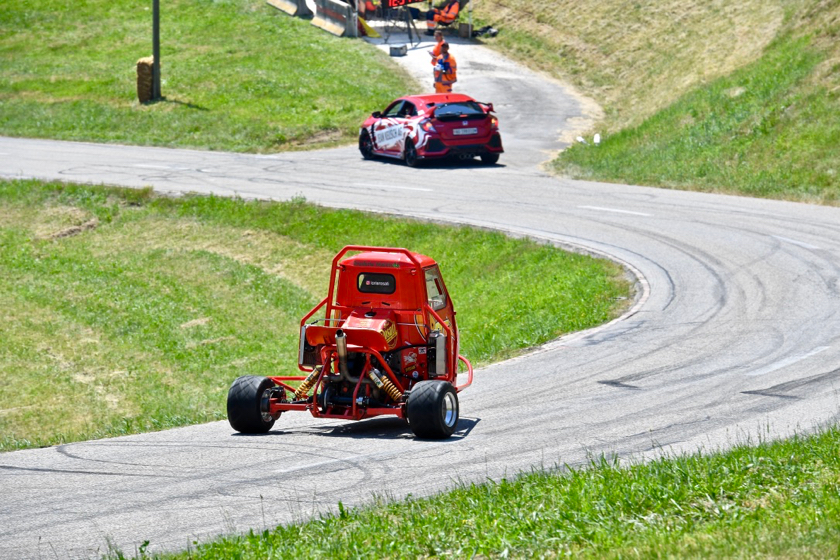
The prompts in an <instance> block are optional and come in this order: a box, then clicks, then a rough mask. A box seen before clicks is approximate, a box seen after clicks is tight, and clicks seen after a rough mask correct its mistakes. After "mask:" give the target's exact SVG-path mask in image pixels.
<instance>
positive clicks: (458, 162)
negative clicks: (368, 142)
mask: <svg viewBox="0 0 840 560" xmlns="http://www.w3.org/2000/svg"><path fill="white" fill-rule="evenodd" d="M369 163H380V164H382V165H398V166H401V167H408V166H407V165H406V164H405V162H403V161H401V160H398V159H392V158H387V157H382V158H375V159H372V160H370V161H369ZM494 167H505V165H504V164H503V163H484V162H483V161H481V160H480V159H478V158H475V159H458V158H444V159H427V160H423V161H422V162H420V163H419V164H418V165H417V167H415V169H417V170H418V171H422V170H424V169H493V168H494Z"/></svg>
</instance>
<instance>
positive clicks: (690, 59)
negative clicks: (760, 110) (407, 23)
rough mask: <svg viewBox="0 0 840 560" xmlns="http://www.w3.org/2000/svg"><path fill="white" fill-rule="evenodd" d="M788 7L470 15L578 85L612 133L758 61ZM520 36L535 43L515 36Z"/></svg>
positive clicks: (558, 9)
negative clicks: (602, 111) (601, 111)
mask: <svg viewBox="0 0 840 560" xmlns="http://www.w3.org/2000/svg"><path fill="white" fill-rule="evenodd" d="M800 3H801V2H797V3H796V4H800ZM790 5H791V3H790V2H781V1H779V0H775V1H762V2H757V1H755V2H736V3H732V2H728V1H726V0H711V1H708V0H707V1H701V2H683V1H680V0H655V1H653V2H625V1H619V0H580V1H577V0H576V1H571V0H560V1H558V2H548V3H542V4H540V3H537V4H534V3H532V2H528V1H526V0H484V1H482V2H480V3H476V6H475V14H476V15H477V16H478V17H479V18H481V19H482V20H486V21H490V22H493V24H494V26H495V27H497V28H499V29H500V30H501V33H500V34H499V36H498V38H497V39H495V40H490V41H488V44H489V45H491V46H493V45H497V46H498V47H500V48H503V49H505V50H506V51H510V52H512V53H513V55H514V56H516V57H517V58H519V59H520V60H522V61H524V62H526V63H528V64H530V65H531V66H535V67H537V68H539V69H541V70H544V71H547V72H549V73H550V74H552V75H554V76H557V77H559V78H562V79H565V80H570V81H571V82H573V83H574V84H575V85H577V86H578V87H580V88H582V90H583V91H584V92H585V93H586V94H588V95H591V96H592V97H594V98H595V99H596V100H597V101H598V102H599V103H601V104H602V105H603V106H604V107H605V108H606V112H607V117H608V122H607V125H608V127H609V128H610V129H611V130H616V129H619V128H624V127H626V126H630V125H634V124H638V123H640V122H641V121H642V120H644V119H645V118H646V117H648V116H650V115H652V114H653V113H655V112H656V111H658V110H660V109H661V108H663V107H665V106H667V105H670V104H671V103H673V102H674V101H675V100H677V99H678V98H679V97H680V96H681V95H683V94H684V93H686V92H687V91H690V90H691V89H692V88H694V87H696V86H698V85H700V84H703V83H706V82H708V81H710V80H712V79H714V78H717V77H719V76H723V75H726V74H728V73H730V72H731V71H733V70H734V69H736V68H739V67H741V66H743V65H744V64H746V63H748V62H750V61H752V60H755V59H756V58H757V57H759V56H760V55H761V53H762V51H763V50H764V48H765V47H766V46H767V45H768V44H769V43H770V41H772V40H773V39H774V38H775V37H776V34H777V32H778V30H779V29H780V28H781V26H782V23H783V21H784V15H785V9H786V8H787V7H789V6H790ZM517 34H524V35H527V36H529V37H530V38H532V40H529V41H520V40H519V37H517Z"/></svg>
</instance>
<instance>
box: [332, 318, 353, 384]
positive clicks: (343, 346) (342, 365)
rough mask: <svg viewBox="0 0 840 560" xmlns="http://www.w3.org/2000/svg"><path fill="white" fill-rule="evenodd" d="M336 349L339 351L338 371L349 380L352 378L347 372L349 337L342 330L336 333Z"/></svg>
mask: <svg viewBox="0 0 840 560" xmlns="http://www.w3.org/2000/svg"><path fill="white" fill-rule="evenodd" d="M335 349H336V350H337V351H338V371H340V372H341V375H343V376H344V377H345V378H347V377H349V376H350V374H349V373H348V371H347V335H345V334H344V331H343V330H341V329H338V330H337V331H335Z"/></svg>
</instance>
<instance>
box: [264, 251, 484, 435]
mask: <svg viewBox="0 0 840 560" xmlns="http://www.w3.org/2000/svg"><path fill="white" fill-rule="evenodd" d="M349 252H361V253H362V255H356V256H355V257H350V258H348V261H350V260H351V259H352V258H357V261H356V263H349V264H348V261H345V262H344V263H342V259H343V258H344V257H345V255H347V253H349ZM377 255H381V256H382V257H383V260H382V261H381V262H380V261H378V260H375V259H377V258H378V257H377ZM395 255H396V256H398V257H399V258H398V259H395ZM362 256H365V258H366V259H367V260H365V261H360V260H359V259H358V257H362ZM386 258H389V259H391V260H390V261H388V260H385V259H386ZM357 263H361V264H357ZM365 263H367V264H368V265H375V266H377V267H380V268H379V269H376V270H377V271H378V270H382V269H384V267H385V266H387V267H390V269H389V271H391V272H394V274H402V275H403V276H405V278H406V279H408V281H406V282H404V283H403V284H404V287H405V288H407V290H406V291H405V292H404V293H403V295H402V296H398V298H397V299H398V300H399V303H400V304H403V303H407V304H410V303H412V302H414V303H421V305H420V306H419V307H414V308H413V309H409V308H407V306H406V305H400V307H402V308H397V307H395V306H393V305H391V304H387V303H385V304H383V305H387V306H388V307H387V308H385V307H380V308H379V310H380V311H382V310H383V309H384V311H387V312H388V313H392V314H393V313H394V312H395V311H396V312H397V313H398V315H399V317H400V319H399V320H398V321H397V325H396V328H397V330H398V331H402V332H403V333H405V332H409V331H410V329H411V328H415V329H416V331H417V332H420V333H421V334H422V332H421V328H420V327H426V328H427V329H428V330H430V331H432V328H431V326H432V325H433V326H434V327H435V330H436V331H439V332H441V333H442V334H443V335H444V336H445V339H444V340H445V345H446V359H445V363H446V368H445V371H443V372H438V371H436V372H435V373H434V374H432V373H430V371H429V370H430V369H431V367H430V368H428V370H427V371H415V372H414V375H413V376H409V375H405V374H404V373H398V372H395V371H394V369H393V368H392V367H391V364H390V363H389V360H387V359H386V358H385V357H384V356H383V353H387V352H386V351H389V350H390V351H391V352H394V351H395V350H394V347H393V346H390V347H389V344H388V343H387V342H386V340H385V337H384V335H383V334H382V333H381V332H378V331H376V330H372V329H362V328H353V327H348V326H347V325H348V324H349V321H348V320H349V319H351V317H357V316H359V314H360V312H361V311H364V310H368V311H367V315H365V316H366V317H370V316H373V315H375V314H376V311H375V309H376V308H375V307H372V306H371V307H369V308H368V307H365V308H363V309H361V310H360V307H359V305H358V303H360V302H358V301H349V302H348V303H346V304H345V303H343V302H342V303H339V300H345V301H346V300H350V299H351V298H350V297H348V296H347V295H346V294H347V293H349V292H346V290H349V289H350V288H347V285H349V284H350V283H349V281H344V282H340V280H342V279H341V278H340V276H341V274H342V273H347V274H349V275H352V273H353V272H358V271H359V270H365V266H364V264H365ZM381 263H387V265H386V264H381ZM395 263H396V264H395ZM436 267H437V265H436V263H435V262H434V261H433V260H432V259H430V258H429V257H425V256H423V255H419V254H417V253H413V252H411V251H409V250H407V249H402V248H384V247H369V246H362V245H349V246H347V247H344V249H342V250H341V251H340V252H339V253H338V254H337V255H336V256H335V258H333V261H332V269H331V271H330V284H329V293H328V295H327V297H325V298H324V299H323V300H322V301H321V302H320V303H319V304H318V305H316V306H315V307H314V308H313V309H312V310H311V311H309V313H307V314H306V315H305V316H304V317H303V318H302V319H301V321H300V332H301V335H300V336H301V340H300V356H299V363H298V368H299V369H300V370H301V371H303V372H305V373H306V374H307V375H294V376H273V377H268V378H267V379H270V380H271V382H273V383H274V385H276V388H271V389H268V390H267V391H266V392H265V393H264V395H263V396H262V397H261V399H262V401H261V405H260V409H261V411H262V414H263V418H265V419H266V420H268V417H269V416H270V418H271V419H272V423H273V420H274V419H276V418H277V417H279V416H280V414H281V413H282V412H286V411H291V410H299V411H306V410H308V411H309V412H310V413H311V414H312V416H314V417H317V418H336V419H343V420H362V419H364V418H373V417H376V416H383V415H392V416H397V417H399V418H402V419H406V408H407V401H408V398H407V397H408V396H409V395H410V392H411V389H412V388H413V387H414V386H415V385H416V384H417V383H419V382H421V381H428V380H438V381H446V382H448V383H449V384H451V385H452V387H453V388H454V389H455V392H456V393H457V392H460V391H462V390H463V389H466V388H467V387H469V386H470V385H471V384H472V381H473V368H472V365H471V364H470V362H469V360H467V359H466V358H464V357H463V356H461V355H460V354H458V333H457V326H456V325H455V322H454V315H455V313H454V310H452V309H451V301H450V300H449V298H448V294H446V298H445V299H446V301H447V304H448V308H443V309H439V310H440V311H442V312H443V313H447V312H450V313H451V316H450V317H449V318H444V317H442V316H441V314H439V313H438V312H437V310H435V309H433V308H432V306H430V305H429V303H430V302H429V299H428V297H427V294H426V285H425V283H424V281H423V274H424V271H426V270H429V269H430V268H435V269H436ZM397 270H399V272H395V271H397ZM343 280H347V279H343ZM441 282H442V279H441ZM354 284H355V282H354ZM443 289H444V290H445V287H444V288H443ZM412 291H413V292H414V293H413V294H412V293H411V292H412ZM444 293H445V292H444ZM363 303H368V302H363ZM320 310H323V312H324V315H323V317H322V318H318V319H315V320H312V318H313V316H315V314H316V313H318V312H319V311H320ZM307 331H309V334H308V333H307ZM412 335H413V339H411V337H407V336H398V337H397V340H399V341H401V342H403V344H405V343H408V344H409V346H411V347H416V348H420V349H422V350H425V347H428V346H429V344H428V340H427V339H424V340H418V339H417V336H416V335H414V333H412ZM345 337H346V353H349V354H351V355H354V356H355V359H356V360H359V359H360V358H361V357H363V359H364V365H363V366H362V367H361V371H360V372H358V375H356V376H347V375H346V373H345V372H340V369H341V368H340V365H339V364H340V362H341V359H342V358H341V355H340V354H341V351H340V349H339V344H338V339H339V338H345ZM316 339H317V340H316ZM407 339H408V340H407ZM313 343H317V344H313ZM397 346H403V345H400V344H398V345H397ZM305 347H306V348H309V349H313V348H314V349H315V355H316V356H317V358H316V361H317V364H318V365H311V364H305V363H304V361H305V360H304V351H305ZM398 349H399V348H398ZM310 358H311V354H310ZM345 359H346V358H345ZM459 364H464V366H465V367H466V372H464V373H465V374H466V376H467V379H466V381H465V382H464V383H462V384H460V385H459V384H458V366H459ZM345 369H346V368H345ZM418 369H420V368H418ZM371 372H373V375H372V374H371ZM377 372H378V373H377ZM342 374H343V375H345V378H346V379H347V380H348V381H349V382H350V383H348V386H349V385H352V386H353V388H352V394H351V395H349V397H350V398H349V399H348V398H347V395H345V397H344V400H343V403H344V405H343V406H330V403H329V399H328V398H327V397H326V396H324V395H326V393H327V391H328V386H329V384H330V381H333V380H334V379H335V378H336V377H337V376H339V375H342ZM376 376H379V381H381V383H380V382H379V381H376V379H375V377H376ZM370 380H373V381H374V382H375V385H374V386H378V387H379V388H380V389H381V388H382V387H383V386H384V387H385V391H387V392H388V394H389V395H391V398H386V399H384V400H385V401H386V402H384V403H383V402H379V406H376V405H368V404H367V403H369V402H371V401H372V400H373V399H371V390H372V388H373V387H372V384H371V381H370ZM292 382H300V385H299V386H298V387H295V386H292V385H291V384H290V383H292ZM301 385H305V386H306V390H305V391H304V394H301V391H300V389H301ZM389 386H390V387H389ZM296 392H297V395H296V394H295V393H296ZM348 392H349V391H348ZM395 397H396V398H395ZM319 399H320V402H319ZM455 407H456V409H457V399H456V404H455ZM456 415H457V411H456Z"/></svg>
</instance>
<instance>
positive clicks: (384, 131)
mask: <svg viewBox="0 0 840 560" xmlns="http://www.w3.org/2000/svg"><path fill="white" fill-rule="evenodd" d="M402 120H403V119H396V118H387V119H381V120H380V121H379V122H378V123H376V129H375V131H374V136H375V138H376V144H377V146H379V149H381V150H384V151H386V152H394V151H398V150H399V149H401V148H402V146H401V144H402V135H403V123H402Z"/></svg>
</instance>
